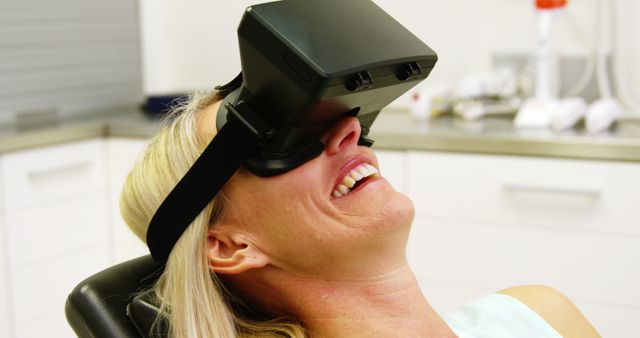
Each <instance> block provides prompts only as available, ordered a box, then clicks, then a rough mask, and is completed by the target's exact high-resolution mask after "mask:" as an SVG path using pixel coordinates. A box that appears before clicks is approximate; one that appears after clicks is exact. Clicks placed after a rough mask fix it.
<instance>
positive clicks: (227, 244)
mask: <svg viewBox="0 0 640 338" xmlns="http://www.w3.org/2000/svg"><path fill="white" fill-rule="evenodd" d="M208 257H209V269H210V270H211V271H213V272H215V273H217V274H225V275H233V274H239V273H243V272H245V271H248V270H251V269H258V268H261V267H264V266H265V265H267V263H268V262H269V260H268V259H267V256H266V255H265V254H264V253H263V252H262V251H261V250H259V249H258V248H257V247H256V246H255V245H254V244H253V243H251V242H249V241H246V240H244V238H243V237H242V236H241V235H238V234H226V233H222V232H218V231H215V230H209V233H208Z"/></svg>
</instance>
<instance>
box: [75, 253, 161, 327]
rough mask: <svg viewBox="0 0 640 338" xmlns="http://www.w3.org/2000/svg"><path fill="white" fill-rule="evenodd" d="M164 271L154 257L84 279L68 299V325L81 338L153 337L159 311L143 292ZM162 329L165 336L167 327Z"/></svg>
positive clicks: (144, 258) (144, 257)
mask: <svg viewBox="0 0 640 338" xmlns="http://www.w3.org/2000/svg"><path fill="white" fill-rule="evenodd" d="M162 269H163V265H162V264H161V263H157V262H155V261H154V260H153V259H152V258H151V256H142V257H139V258H136V259H132V260H130V261H126V262H123V263H120V264H118V265H115V266H112V267H110V268H108V269H106V270H103V271H101V272H98V273H96V274H95V275H93V276H91V277H89V278H87V279H85V280H84V281H82V282H81V283H80V284H78V286H76V288H75V289H74V290H73V291H72V292H71V294H70V295H69V297H68V298H67V302H66V304H65V315H66V317H67V321H68V322H69V324H70V325H71V327H72V328H73V330H74V331H75V333H76V334H77V335H78V337H81V338H84V337H96V338H140V337H149V336H151V335H150V332H151V331H150V329H151V325H152V324H153V321H154V319H155V318H156V316H157V314H158V307H157V306H156V305H155V304H154V303H153V301H152V300H151V297H149V296H148V295H146V294H144V293H141V292H142V291H144V290H147V289H148V288H149V287H151V286H152V285H153V284H154V283H155V282H156V280H157V279H158V277H159V276H160V274H161V273H162ZM160 328H161V329H160V332H166V323H163V322H161V323H160Z"/></svg>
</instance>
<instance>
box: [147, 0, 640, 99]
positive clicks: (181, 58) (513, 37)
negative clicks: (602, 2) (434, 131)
mask: <svg viewBox="0 0 640 338" xmlns="http://www.w3.org/2000/svg"><path fill="white" fill-rule="evenodd" d="M374 1H375V2H376V3H377V4H378V5H379V6H381V7H382V8H383V9H385V10H386V11H387V12H389V13H390V14H391V15H392V16H394V17H395V18H396V19H397V20H398V21H400V22H401V23H402V24H404V25H405V26H406V27H407V28H408V29H409V30H411V31H412V32H414V33H415V34H416V35H417V36H418V37H420V38H421V39H422V40H424V41H425V42H426V43H427V44H428V45H430V46H431V47H432V48H434V49H435V50H436V51H437V52H438V54H439V57H440V60H439V62H438V64H437V65H436V68H435V69H434V71H433V73H432V75H431V77H430V78H429V79H428V80H427V81H426V82H425V83H426V84H430V83H438V82H444V81H449V80H452V79H453V80H455V79H459V78H460V77H462V76H463V75H465V74H468V73H470V72H477V71H482V70H486V69H488V68H489V66H490V60H491V54H492V53H493V52H494V51H499V50H502V51H504V50H510V51H512V50H516V51H526V50H530V49H531V48H532V46H533V45H534V42H535V16H534V8H533V0H483V1H473V0H449V1H435V0H422V1H415V0H374ZM616 1H618V3H619V4H620V5H621V6H623V7H624V6H626V7H628V8H632V10H631V12H633V13H634V14H640V8H639V7H640V6H638V4H637V1H635V0H616ZM141 2H142V11H141V12H142V22H143V39H144V40H143V53H144V60H145V85H146V91H147V93H163V92H172V91H182V90H191V89H206V88H211V87H212V86H213V85H216V84H220V83H223V82H226V81H227V80H230V79H232V78H233V77H234V76H235V75H236V74H237V72H238V71H239V70H240V62H239V53H238V45H237V41H236V32H235V30H236V27H237V25H238V23H239V21H240V17H241V16H242V13H243V9H244V8H245V7H247V6H249V5H251V4H255V3H261V2H266V1H246V0H242V1H208V0H185V1H180V2H177V1H168V0H141ZM596 4H597V0H580V1H570V2H569V7H568V10H567V15H566V18H565V19H566V20H564V21H563V22H560V24H558V25H557V30H556V34H557V35H556V45H557V47H558V49H559V50H560V51H563V52H568V53H576V52H580V51H584V50H585V49H586V48H587V46H588V45H589V44H591V43H593V41H594V38H595V34H594V32H593V31H594V26H595V15H596V14H597V12H596V8H597V6H596ZM629 12H630V11H622V13H624V14H628V13H629ZM636 12H637V13H636ZM635 16H637V15H635ZM568 20H572V21H573V22H574V23H575V24H574V25H571V24H569V22H570V21H568ZM627 21H631V20H627ZM572 27H578V30H579V31H582V32H583V33H582V34H583V35H584V36H585V39H584V40H585V41H579V40H578V39H576V34H575V30H576V29H574V28H572ZM634 29H635V30H636V31H637V32H638V33H640V25H637V24H636V25H635V28H634ZM620 31H623V30H620ZM629 35H631V33H629ZM635 36H638V35H637V34H636V35H635ZM632 46H635V47H634V50H635V54H633V55H635V56H638V55H640V46H639V43H638V42H637V41H636V42H635V44H632ZM629 63H630V62H629ZM633 67H636V68H635V70H634V72H635V73H634V74H636V76H635V79H640V74H637V73H639V72H640V69H639V67H637V66H633ZM628 69H631V66H629V68H628ZM635 83H638V80H636V82H635ZM638 92H640V91H638Z"/></svg>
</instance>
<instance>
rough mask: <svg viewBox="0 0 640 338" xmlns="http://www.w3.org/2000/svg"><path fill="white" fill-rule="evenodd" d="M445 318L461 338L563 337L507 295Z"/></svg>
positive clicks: (494, 296)
mask: <svg viewBox="0 0 640 338" xmlns="http://www.w3.org/2000/svg"><path fill="white" fill-rule="evenodd" d="M442 318H443V319H444V320H445V321H446V322H447V324H448V325H449V327H451V329H452V330H453V331H454V332H455V333H456V334H457V335H458V337H459V338H508V337H509V338H516V337H517V338H562V336H561V335H560V334H559V333H558V332H557V331H556V330H554V329H553V328H552V327H551V326H550V325H549V324H548V323H547V322H545V321H544V319H542V317H540V316H539V315H538V314H537V313H536V312H534V311H533V310H531V309H530V308H529V307H528V306H526V305H524V304H523V303H521V302H520V301H518V300H517V299H515V298H513V297H511V296H507V295H503V294H497V293H496V294H491V295H487V296H485V297H483V298H480V299H477V300H474V301H472V302H470V303H467V304H465V305H464V306H463V307H462V308H461V309H460V310H458V311H456V312H453V313H446V314H445V315H444V316H442Z"/></svg>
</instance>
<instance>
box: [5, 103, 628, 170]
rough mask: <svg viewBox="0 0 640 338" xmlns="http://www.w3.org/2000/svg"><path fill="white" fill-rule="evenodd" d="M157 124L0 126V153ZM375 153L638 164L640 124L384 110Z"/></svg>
mask: <svg viewBox="0 0 640 338" xmlns="http://www.w3.org/2000/svg"><path fill="white" fill-rule="evenodd" d="M158 128H159V123H158V122H157V121H156V120H153V119H151V118H148V117H147V116H145V115H144V114H142V113H141V112H140V111H138V110H136V109H134V108H121V109H117V110H112V111H106V112H101V113H95V114H91V115H87V116H76V117H72V118H67V119H64V120H62V121H59V122H57V123H54V124H47V125H45V126H41V127H31V128H19V127H17V126H11V125H7V126H0V153H7V152H11V151H16V150H20V149H26V148H32V147H38V146H46V145H51V144H55V143H62V142H70V141H76V140H82V139H87V138H95V137H130V138H144V139H146V138H150V137H151V136H152V135H153V134H154V133H155V131H156V130H157V129H158ZM370 136H371V137H372V138H373V139H374V140H375V141H376V143H375V145H374V147H375V149H389V150H425V151H441V152H462V153H481V154H502V155H520V156H539V157H555V158H574V159H588V160H612V161H634V162H640V120H639V119H628V120H623V121H621V122H619V123H618V124H617V125H616V126H615V127H614V128H613V129H612V130H611V131H609V132H607V133H602V134H598V135H590V134H587V133H586V132H585V131H584V130H582V129H580V128H579V129H578V130H576V131H567V132H560V133H558V132H552V131H550V130H519V129H516V128H514V127H513V124H512V122H511V119H510V118H485V119H482V120H478V121H464V120H461V119H459V118H454V117H442V118H438V119H436V120H432V121H428V122H425V121H421V122H419V121H415V120H413V119H411V117H410V116H409V115H408V114H407V113H406V112H402V111H391V110H389V111H384V112H382V113H381V114H380V116H379V117H378V119H377V120H376V122H375V123H374V126H373V128H372V130H371V133H370Z"/></svg>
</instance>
